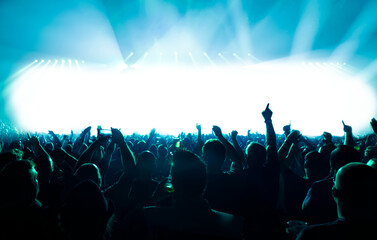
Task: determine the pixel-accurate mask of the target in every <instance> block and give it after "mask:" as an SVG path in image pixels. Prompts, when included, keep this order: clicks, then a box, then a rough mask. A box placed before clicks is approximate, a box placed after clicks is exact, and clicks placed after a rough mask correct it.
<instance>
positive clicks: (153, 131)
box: [149, 128, 156, 137]
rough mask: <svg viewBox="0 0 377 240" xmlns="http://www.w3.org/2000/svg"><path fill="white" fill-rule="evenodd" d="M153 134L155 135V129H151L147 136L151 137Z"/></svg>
mask: <svg viewBox="0 0 377 240" xmlns="http://www.w3.org/2000/svg"><path fill="white" fill-rule="evenodd" d="M155 134H156V129H155V128H153V129H152V130H151V131H150V133H149V136H151V137H153V136H154V135H155Z"/></svg>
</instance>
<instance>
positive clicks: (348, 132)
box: [342, 121, 355, 147]
mask: <svg viewBox="0 0 377 240" xmlns="http://www.w3.org/2000/svg"><path fill="white" fill-rule="evenodd" d="M342 123H343V131H344V145H347V146H351V147H353V146H354V144H355V143H354V141H353V136H352V127H351V126H348V125H346V124H344V121H342Z"/></svg>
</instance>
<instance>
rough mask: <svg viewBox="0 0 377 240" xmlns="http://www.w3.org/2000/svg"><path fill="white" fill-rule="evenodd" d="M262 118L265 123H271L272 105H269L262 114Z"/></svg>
mask: <svg viewBox="0 0 377 240" xmlns="http://www.w3.org/2000/svg"><path fill="white" fill-rule="evenodd" d="M262 116H263V117H264V120H265V121H271V117H272V111H271V109H270V104H269V103H268V104H267V106H266V109H265V110H264V111H263V112H262Z"/></svg>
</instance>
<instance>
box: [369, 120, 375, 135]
mask: <svg viewBox="0 0 377 240" xmlns="http://www.w3.org/2000/svg"><path fill="white" fill-rule="evenodd" d="M370 125H371V126H372V129H373V132H374V133H375V134H377V120H376V119H375V118H372V120H371V121H370Z"/></svg>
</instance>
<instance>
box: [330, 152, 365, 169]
mask: <svg viewBox="0 0 377 240" xmlns="http://www.w3.org/2000/svg"><path fill="white" fill-rule="evenodd" d="M360 161H361V154H360V153H359V152H358V151H357V150H356V149H355V148H353V147H351V146H347V145H340V146H338V147H337V148H336V149H335V150H334V151H332V152H331V155H330V168H331V170H332V172H333V173H334V174H335V173H336V172H337V171H338V170H339V168H341V167H343V166H344V165H346V164H348V163H351V162H360Z"/></svg>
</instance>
